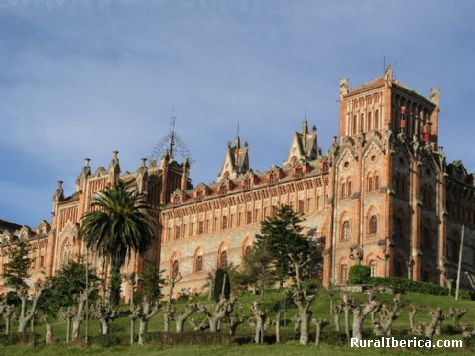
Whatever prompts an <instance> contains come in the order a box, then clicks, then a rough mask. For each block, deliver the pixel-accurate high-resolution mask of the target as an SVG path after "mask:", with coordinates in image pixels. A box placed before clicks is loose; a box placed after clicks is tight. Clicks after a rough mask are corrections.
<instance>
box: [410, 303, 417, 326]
mask: <svg viewBox="0 0 475 356" xmlns="http://www.w3.org/2000/svg"><path fill="white" fill-rule="evenodd" d="M416 313H417V306H416V305H414V304H411V309H410V310H409V312H408V314H409V328H410V329H411V332H412V333H414V331H415V327H416V323H415V319H416Z"/></svg>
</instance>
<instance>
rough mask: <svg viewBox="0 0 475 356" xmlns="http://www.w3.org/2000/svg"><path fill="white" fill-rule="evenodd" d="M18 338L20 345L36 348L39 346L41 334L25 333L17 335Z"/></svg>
mask: <svg viewBox="0 0 475 356" xmlns="http://www.w3.org/2000/svg"><path fill="white" fill-rule="evenodd" d="M16 336H17V340H18V341H17V342H18V343H20V344H25V345H29V346H35V345H36V344H37V341H38V340H39V338H40V334H38V333H35V332H30V331H27V332H24V333H16Z"/></svg>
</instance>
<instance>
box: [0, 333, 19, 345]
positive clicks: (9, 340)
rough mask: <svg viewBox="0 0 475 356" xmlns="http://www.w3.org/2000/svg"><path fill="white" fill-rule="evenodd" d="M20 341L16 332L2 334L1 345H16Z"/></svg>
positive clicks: (0, 337) (0, 336)
mask: <svg viewBox="0 0 475 356" xmlns="http://www.w3.org/2000/svg"><path fill="white" fill-rule="evenodd" d="M18 341H19V339H18V336H17V335H16V334H9V335H5V334H0V345H2V346H8V345H15V344H17V343H18Z"/></svg>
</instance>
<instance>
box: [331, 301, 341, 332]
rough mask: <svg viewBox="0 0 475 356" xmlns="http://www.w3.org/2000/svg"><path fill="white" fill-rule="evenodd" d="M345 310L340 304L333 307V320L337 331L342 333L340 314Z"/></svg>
mask: <svg viewBox="0 0 475 356" xmlns="http://www.w3.org/2000/svg"><path fill="white" fill-rule="evenodd" d="M342 310H343V307H342V306H341V305H340V304H337V305H335V306H334V307H333V320H334V321H335V331H336V332H338V333H339V332H340V314H341V312H342Z"/></svg>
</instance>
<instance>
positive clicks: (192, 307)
mask: <svg viewBox="0 0 475 356" xmlns="http://www.w3.org/2000/svg"><path fill="white" fill-rule="evenodd" d="M197 310H198V307H197V306H196V304H188V305H187V306H186V309H185V311H184V312H183V313H181V314H178V315H176V316H175V322H176V332H177V333H181V332H183V325H184V324H185V321H186V319H187V318H188V317H189V316H190V315H191V314H193V313H194V312H196V311H197ZM215 326H216V324H215ZM210 331H211V322H210Z"/></svg>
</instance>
